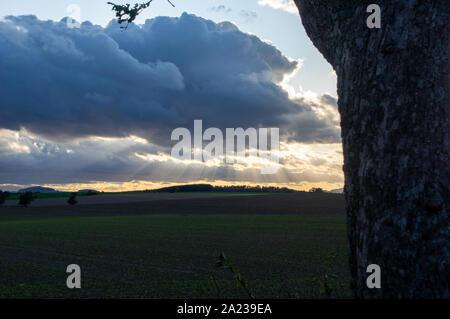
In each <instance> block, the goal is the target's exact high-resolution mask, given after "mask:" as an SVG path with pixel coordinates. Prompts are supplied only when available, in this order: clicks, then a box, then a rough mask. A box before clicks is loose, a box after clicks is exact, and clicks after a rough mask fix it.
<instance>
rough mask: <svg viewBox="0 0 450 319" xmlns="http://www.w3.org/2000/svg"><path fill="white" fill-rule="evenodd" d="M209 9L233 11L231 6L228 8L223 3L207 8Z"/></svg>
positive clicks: (223, 11)
mask: <svg viewBox="0 0 450 319" xmlns="http://www.w3.org/2000/svg"><path fill="white" fill-rule="evenodd" d="M209 10H210V11H214V12H217V13H230V12H231V11H233V10H232V9H231V8H228V7H227V6H225V5H223V4H221V5H218V6H214V7H211V8H209Z"/></svg>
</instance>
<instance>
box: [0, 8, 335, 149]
mask: <svg viewBox="0 0 450 319" xmlns="http://www.w3.org/2000/svg"><path fill="white" fill-rule="evenodd" d="M296 68H297V62H296V61H291V60H289V59H288V58H287V57H285V56H284V55H283V54H282V53H281V52H280V51H279V50H278V49H277V48H276V47H274V46H273V45H270V44H268V43H266V42H263V41H261V40H260V39H259V38H257V37H256V36H252V35H248V34H245V33H242V32H240V31H239V30H238V29H237V27H236V26H234V25H232V24H231V23H221V24H216V23H214V22H212V21H208V20H205V19H202V18H199V17H196V16H193V15H188V14H183V15H182V16H181V17H180V18H169V17H158V18H155V19H152V20H147V21H146V23H145V25H143V26H142V27H137V26H135V25H131V26H130V27H129V28H128V30H127V31H125V32H124V31H122V30H121V29H119V27H118V25H117V23H114V22H112V23H111V24H110V25H109V26H108V27H107V28H105V29H104V28H102V27H99V26H94V25H92V24H90V23H89V22H85V23H83V24H82V25H81V27H80V28H73V29H70V28H68V27H67V25H66V23H64V21H61V22H59V23H56V22H51V21H40V20H38V19H37V18H35V17H34V16H21V17H8V18H7V19H6V20H5V21H3V22H0V83H1V86H0V127H1V128H7V129H11V130H19V129H20V128H21V127H22V128H25V129H26V130H27V131H28V132H31V133H34V134H36V135H39V136H42V137H45V138H46V139H49V140H53V141H70V140H72V139H74V138H81V137H86V136H105V137H125V136H129V135H135V136H140V137H143V138H146V139H148V140H150V141H151V142H152V143H154V144H157V145H162V146H168V145H169V144H170V143H171V142H170V132H171V131H172V130H173V129H174V128H176V127H180V126H181V127H191V126H192V125H193V121H194V119H202V120H203V122H204V125H205V126H208V127H212V126H214V127H219V128H222V129H223V128H225V127H280V132H281V134H282V135H284V136H286V137H287V138H289V139H292V140H295V141H300V142H316V141H319V142H338V141H339V129H338V128H337V127H336V126H335V125H334V124H333V121H332V120H330V119H329V118H324V117H321V116H318V115H317V113H316V112H315V109H314V108H315V106H314V105H312V104H311V103H310V102H308V101H306V100H292V99H290V98H289V97H288V95H287V93H286V92H285V91H284V90H282V88H281V87H280V86H279V84H278V83H279V82H280V81H281V80H282V79H283V77H284V76H285V75H286V74H290V73H292V72H293V71H294V70H296ZM329 98H331V97H324V101H323V102H324V103H328V104H329V103H332V102H329Z"/></svg>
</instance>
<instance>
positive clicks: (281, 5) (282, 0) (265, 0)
mask: <svg viewBox="0 0 450 319" xmlns="http://www.w3.org/2000/svg"><path fill="white" fill-rule="evenodd" d="M258 4H259V5H261V6H269V7H272V8H274V9H279V10H284V11H286V12H289V13H292V14H297V15H298V9H297V7H296V6H295V3H294V0H259V1H258Z"/></svg>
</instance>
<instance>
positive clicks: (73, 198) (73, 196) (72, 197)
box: [67, 193, 78, 206]
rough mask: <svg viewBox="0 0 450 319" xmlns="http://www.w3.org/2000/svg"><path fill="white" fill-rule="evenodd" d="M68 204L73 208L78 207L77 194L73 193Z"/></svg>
mask: <svg viewBox="0 0 450 319" xmlns="http://www.w3.org/2000/svg"><path fill="white" fill-rule="evenodd" d="M67 203H68V204H69V205H72V206H73V205H76V204H77V203H78V201H77V193H72V196H70V197H69V199H68V200H67Z"/></svg>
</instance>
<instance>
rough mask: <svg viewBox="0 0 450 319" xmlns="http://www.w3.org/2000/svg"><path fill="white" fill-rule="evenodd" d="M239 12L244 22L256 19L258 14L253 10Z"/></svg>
mask: <svg viewBox="0 0 450 319" xmlns="http://www.w3.org/2000/svg"><path fill="white" fill-rule="evenodd" d="M239 14H240V16H241V17H243V18H244V19H245V21H246V22H249V23H252V22H254V21H255V20H256V19H258V14H257V13H256V12H255V11H250V10H241V11H240V13H239Z"/></svg>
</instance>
